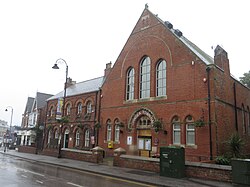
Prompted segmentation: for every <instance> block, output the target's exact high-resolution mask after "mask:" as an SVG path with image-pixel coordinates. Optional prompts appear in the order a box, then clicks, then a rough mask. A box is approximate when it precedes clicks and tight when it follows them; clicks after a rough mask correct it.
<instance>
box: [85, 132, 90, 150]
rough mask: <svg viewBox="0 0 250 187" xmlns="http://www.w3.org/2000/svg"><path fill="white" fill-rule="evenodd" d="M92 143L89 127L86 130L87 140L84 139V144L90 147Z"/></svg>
mask: <svg viewBox="0 0 250 187" xmlns="http://www.w3.org/2000/svg"><path fill="white" fill-rule="evenodd" d="M89 145H90V133H89V129H86V130H85V141H84V146H85V147H89Z"/></svg>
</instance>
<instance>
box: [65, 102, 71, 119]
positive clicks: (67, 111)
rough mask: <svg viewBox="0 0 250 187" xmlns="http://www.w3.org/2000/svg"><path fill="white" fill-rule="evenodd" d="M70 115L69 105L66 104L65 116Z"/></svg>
mask: <svg viewBox="0 0 250 187" xmlns="http://www.w3.org/2000/svg"><path fill="white" fill-rule="evenodd" d="M70 113H71V105H70V103H68V104H67V105H66V115H67V116H69V115H70Z"/></svg>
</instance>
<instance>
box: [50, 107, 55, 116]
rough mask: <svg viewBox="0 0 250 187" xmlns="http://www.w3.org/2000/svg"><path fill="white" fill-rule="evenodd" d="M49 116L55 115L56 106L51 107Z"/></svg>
mask: <svg viewBox="0 0 250 187" xmlns="http://www.w3.org/2000/svg"><path fill="white" fill-rule="evenodd" d="M49 116H50V117H52V116H54V107H53V106H51V107H50V110H49Z"/></svg>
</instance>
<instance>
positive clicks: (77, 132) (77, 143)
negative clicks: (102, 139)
mask: <svg viewBox="0 0 250 187" xmlns="http://www.w3.org/2000/svg"><path fill="white" fill-rule="evenodd" d="M79 145H80V132H79V130H77V131H76V143H75V146H76V147H78V146H79Z"/></svg>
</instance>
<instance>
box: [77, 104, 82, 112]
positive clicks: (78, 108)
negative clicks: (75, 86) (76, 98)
mask: <svg viewBox="0 0 250 187" xmlns="http://www.w3.org/2000/svg"><path fill="white" fill-rule="evenodd" d="M81 113H82V103H81V102H79V103H78V104H77V114H81Z"/></svg>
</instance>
